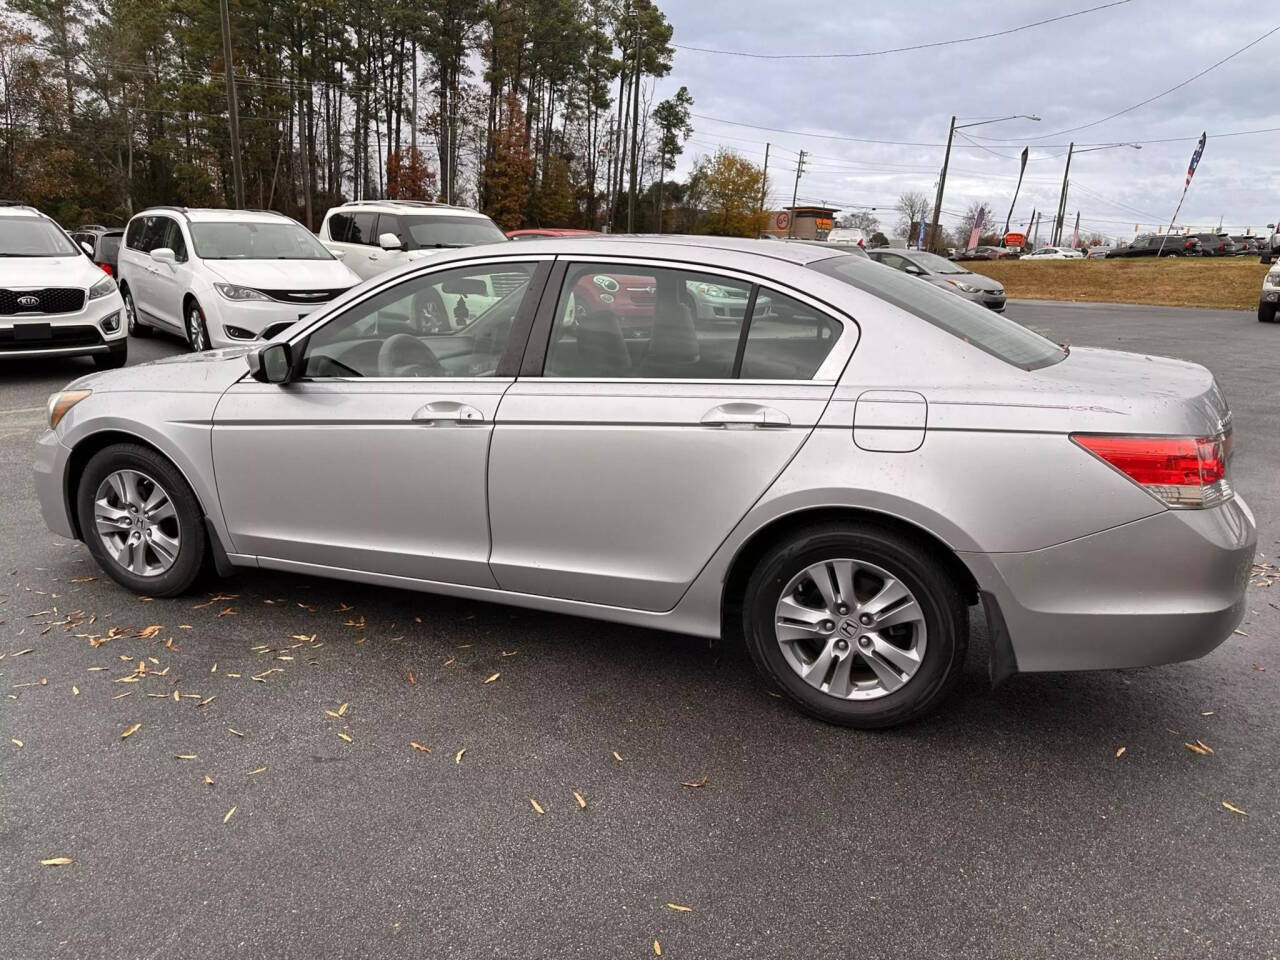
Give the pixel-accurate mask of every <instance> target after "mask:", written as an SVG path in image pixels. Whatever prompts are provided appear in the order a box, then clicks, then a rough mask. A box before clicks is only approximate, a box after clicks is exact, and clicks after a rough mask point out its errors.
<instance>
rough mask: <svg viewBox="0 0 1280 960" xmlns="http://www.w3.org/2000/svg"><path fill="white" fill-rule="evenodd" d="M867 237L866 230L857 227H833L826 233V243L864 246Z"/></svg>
mask: <svg viewBox="0 0 1280 960" xmlns="http://www.w3.org/2000/svg"><path fill="white" fill-rule="evenodd" d="M868 239H869V238H868V237H867V234H866V231H865V230H860V229H859V228H857V227H835V228H834V229H832V230H830V231H828V233H827V243H834V244H837V245H840V246H850V247H865V246H866V245H867V241H868Z"/></svg>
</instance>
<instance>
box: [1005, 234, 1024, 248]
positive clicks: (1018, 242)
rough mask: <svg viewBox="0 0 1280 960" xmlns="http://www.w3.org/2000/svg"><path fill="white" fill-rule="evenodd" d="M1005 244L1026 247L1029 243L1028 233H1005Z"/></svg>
mask: <svg viewBox="0 0 1280 960" xmlns="http://www.w3.org/2000/svg"><path fill="white" fill-rule="evenodd" d="M1004 245H1005V246H1006V247H1025V246H1026V245H1027V235H1026V234H1025V233H1006V234H1005V235H1004Z"/></svg>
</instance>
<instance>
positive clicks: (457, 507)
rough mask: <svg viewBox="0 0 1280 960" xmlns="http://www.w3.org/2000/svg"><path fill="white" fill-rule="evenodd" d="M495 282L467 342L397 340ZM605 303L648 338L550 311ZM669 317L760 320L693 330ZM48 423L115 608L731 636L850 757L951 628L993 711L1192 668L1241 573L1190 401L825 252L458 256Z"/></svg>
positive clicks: (1233, 512) (58, 482) (1227, 487)
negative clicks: (364, 598) (242, 609)
mask: <svg viewBox="0 0 1280 960" xmlns="http://www.w3.org/2000/svg"><path fill="white" fill-rule="evenodd" d="M939 259H941V258H939ZM942 262H943V263H944V264H945V263H946V261H942ZM512 273H518V274H520V275H521V276H522V277H523V278H524V282H523V283H521V284H519V285H518V286H516V287H513V288H512V289H511V290H510V292H509V293H508V294H507V295H506V296H505V297H503V298H502V299H501V300H498V301H497V302H495V303H493V304H492V305H491V306H490V307H489V308H488V309H487V310H485V311H483V312H480V313H477V314H475V315H474V316H473V318H472V319H471V321H470V323H469V324H468V325H467V326H465V327H463V328H462V329H460V330H454V331H450V332H448V333H442V334H428V333H425V332H423V331H422V329H421V328H420V327H418V326H416V325H414V324H413V323H410V325H408V326H405V325H404V324H403V323H402V322H401V318H402V317H404V316H406V315H409V316H412V315H413V313H414V311H413V310H412V309H411V305H412V304H413V303H415V302H417V301H418V300H420V299H421V298H422V297H424V296H427V297H435V296H439V295H441V294H442V293H443V292H444V291H445V290H446V289H454V290H459V289H466V288H470V287H485V288H489V287H492V286H493V285H494V284H493V282H492V279H491V278H492V276H493V275H494V274H500V275H509V274H512ZM617 273H622V274H626V275H632V276H643V277H647V278H649V279H650V281H651V282H652V284H653V286H654V287H655V290H654V307H655V309H654V315H653V322H652V324H651V327H650V331H649V336H648V337H647V338H644V339H641V340H637V341H634V342H632V341H627V340H625V339H624V338H623V337H622V336H621V335H620V333H619V330H618V316H617V314H616V313H614V312H612V311H610V310H608V309H601V310H599V311H598V312H596V313H595V314H594V315H592V316H590V317H588V318H586V319H585V320H584V319H582V318H578V317H577V316H575V315H574V312H573V311H571V310H569V309H568V306H569V304H568V299H569V294H570V292H571V291H574V290H576V289H577V287H578V283H579V282H580V280H581V279H582V277H584V276H596V275H613V274H617ZM690 284H693V285H698V284H708V285H714V286H717V287H721V288H723V289H733V290H737V291H740V292H744V293H745V294H746V297H745V299H747V300H749V301H751V302H752V303H753V304H754V305H757V306H758V305H759V304H760V303H762V302H767V303H768V304H769V305H770V307H769V310H768V312H767V313H766V314H764V315H763V316H757V315H756V314H755V307H754V306H753V308H752V310H751V311H749V313H748V315H747V316H745V317H743V318H742V319H741V321H737V322H734V323H731V324H730V323H726V324H718V325H715V326H713V327H708V328H705V329H696V328H695V327H694V325H693V323H692V320H691V318H690V316H689V314H688V313H687V312H686V311H685V310H684V309H682V308H681V304H680V293H681V291H682V290H685V289H687V288H688V287H689V285H690ZM855 318H856V319H855ZM175 360H177V361H178V362H175ZM51 410H52V415H51V416H50V429H49V430H48V431H46V432H45V433H44V434H43V435H42V436H41V437H40V439H39V440H38V442H37V446H36V454H35V484H36V492H37V495H38V498H39V501H40V505H41V512H42V514H43V516H44V519H45V522H46V523H47V524H48V525H49V527H50V528H51V529H52V530H53V531H54V532H55V533H57V534H59V535H62V536H65V537H75V538H79V539H82V540H83V541H84V542H85V543H86V545H87V546H88V551H89V553H90V555H91V556H92V557H93V558H94V560H96V562H97V563H98V564H99V565H100V567H101V568H102V570H103V571H105V573H106V574H107V575H109V576H110V577H111V578H113V579H114V580H115V581H116V582H118V583H119V584H121V585H122V586H124V587H125V588H126V589H128V590H131V591H134V592H135V593H138V594H142V595H144V596H147V597H169V596H174V595H177V594H180V593H182V592H183V591H185V590H188V589H189V588H190V587H191V586H192V585H193V584H194V583H195V582H196V580H197V578H198V576H199V575H200V573H201V570H202V568H203V567H206V566H209V565H211V566H213V567H214V568H215V569H218V570H221V571H224V572H230V571H232V570H234V569H235V568H237V567H240V568H245V570H246V575H247V573H248V572H250V571H253V570H256V569H268V570H284V571H296V572H300V573H305V574H306V575H308V576H312V577H315V576H330V577H335V578H338V579H346V580H351V581H357V582H361V583H366V584H370V583H371V584H381V585H384V586H391V587H400V588H409V589H417V590H423V591H430V592H439V593H446V594H449V595H451V596H454V597H463V598H468V599H470V600H478V601H497V602H503V603H510V604H514V605H518V606H524V607H531V608H534V609H538V610H543V611H552V612H561V613H567V614H572V615H575V616H587V617H596V618H599V619H602V620H608V621H614V622H620V623H626V624H632V625H640V626H652V627H658V628H660V629H664V630H672V631H680V632H685V633H690V634H694V635H697V636H701V637H717V636H721V635H727V636H729V637H734V638H742V639H744V640H745V644H746V647H747V649H748V650H749V651H750V655H751V657H752V659H753V660H754V662H755V664H756V666H757V667H758V669H759V670H760V672H761V674H762V675H763V676H764V678H765V679H766V681H767V683H768V684H769V685H770V687H772V688H776V689H777V690H778V691H779V693H780V694H781V695H783V696H786V697H787V698H789V699H790V700H791V701H792V702H793V703H795V704H796V705H798V706H799V708H800V709H802V710H805V711H807V712H809V713H811V714H813V715H815V716H817V717H820V718H822V719H824V720H826V721H829V722H833V723H840V724H847V725H850V726H858V727H885V726H890V725H893V724H898V723H902V722H905V721H908V720H911V719H913V718H915V717H919V716H921V715H923V714H926V713H928V712H929V711H931V710H933V709H935V708H936V707H937V706H938V705H939V704H940V703H941V702H942V700H943V698H944V697H945V696H946V695H947V693H948V692H949V691H950V690H952V689H953V688H954V687H955V686H956V684H957V683H958V682H959V681H960V679H961V677H962V676H963V675H965V674H966V670H965V666H966V665H965V659H966V652H967V648H968V641H969V625H970V613H969V608H970V607H972V606H976V605H977V604H978V603H982V604H983V606H984V608H985V611H986V616H985V618H984V621H985V623H986V624H988V625H989V627H988V628H987V629H988V632H989V634H990V642H989V644H984V645H983V646H984V648H987V649H989V650H990V661H991V672H992V675H993V676H994V677H996V678H997V679H1003V678H1005V677H1007V676H1009V675H1010V674H1012V673H1015V672H1018V671H1027V672H1033V671H1050V670H1083V669H1098V668H1128V667H1135V666H1144V665H1154V664H1162V663H1169V662H1171V661H1176V660H1184V659H1190V658H1195V657H1200V656H1203V655H1204V654H1206V653H1208V652H1209V651H1210V650H1212V649H1214V648H1215V647H1217V646H1218V644H1220V643H1222V642H1223V641H1224V640H1226V639H1227V638H1229V637H1230V636H1231V634H1232V631H1233V629H1234V628H1235V627H1236V625H1237V624H1238V623H1239V622H1240V619H1241V617H1242V616H1243V614H1244V612H1245V609H1246V602H1245V591H1246V589H1247V587H1248V581H1249V577H1248V572H1249V569H1250V564H1251V563H1252V561H1253V559H1254V552H1255V549H1256V546H1257V531H1256V527H1255V524H1254V520H1253V516H1252V514H1251V513H1250V512H1249V508H1248V507H1247V506H1246V504H1245V503H1244V502H1243V500H1242V499H1241V498H1239V497H1238V496H1237V495H1236V494H1235V493H1234V491H1233V489H1232V482H1231V476H1230V467H1229V463H1228V460H1227V451H1228V449H1229V447H1230V442H1231V439H1230V437H1231V414H1230V411H1229V409H1228V407H1227V403H1226V400H1225V399H1224V395H1223V393H1222V390H1221V389H1220V388H1219V386H1218V384H1217V382H1216V381H1215V380H1214V377H1213V374H1212V373H1210V372H1209V371H1208V370H1206V369H1205V368H1204V367H1201V366H1199V365H1197V364H1194V363H1186V362H1184V361H1181V360H1170V359H1166V358H1162V357H1149V356H1141V355H1138V354H1132V353H1119V352H1114V351H1110V350H1100V349H1091V348H1087V347H1079V346H1077V347H1073V348H1071V349H1070V350H1067V349H1065V348H1063V347H1061V346H1059V345H1058V344H1056V343H1053V342H1052V341H1050V340H1047V339H1045V338H1044V337H1041V336H1040V335H1038V334H1036V333H1034V332H1032V331H1031V330H1028V329H1026V328H1025V327H1023V326H1021V325H1019V324H1017V323H1014V322H1012V321H1009V320H1005V319H1004V318H1002V317H999V316H995V315H993V314H992V313H991V312H990V311H987V310H983V309H980V308H978V307H977V306H975V305H974V304H972V303H968V302H966V301H965V300H963V299H961V298H960V297H956V296H952V295H950V294H947V293H943V292H942V291H941V290H939V289H938V288H937V287H935V286H933V285H931V284H929V283H921V282H919V281H918V280H916V279H914V278H912V277H909V276H907V275H905V274H904V273H900V272H897V271H894V270H889V269H886V268H884V267H882V266H880V265H877V264H874V263H868V262H867V261H866V260H863V259H862V258H861V257H853V256H849V255H847V254H844V253H842V252H841V251H840V249H839V248H838V247H834V246H829V247H828V248H827V249H825V250H823V249H819V248H817V247H813V246H805V245H799V244H779V243H766V242H759V241H751V240H733V239H725V238H711V237H706V238H702V237H700V238H671V237H660V238H630V237H629V238H617V239H614V238H604V239H599V238H589V239H562V240H544V241H528V242H526V243H524V244H522V245H521V246H520V248H519V249H518V252H515V253H513V252H511V251H510V250H504V249H501V248H499V247H496V246H494V247H487V248H485V249H482V250H468V251H466V252H465V253H458V252H456V251H455V252H452V253H447V254H444V255H442V256H441V257H439V258H437V259H432V260H427V261H424V262H422V263H419V264H414V265H413V266H411V267H409V268H406V269H405V270H403V271H401V272H399V273H398V274H395V275H393V276H389V277H386V278H384V279H383V280H382V281H379V282H375V283H368V284H363V285H361V286H360V287H359V288H358V289H357V290H356V291H354V292H353V293H352V295H351V296H350V297H348V298H345V299H343V300H342V301H340V302H336V303H333V304H331V305H330V306H328V307H326V308H324V309H323V310H322V311H321V312H319V313H318V314H317V315H315V316H312V317H308V318H307V319H306V320H304V321H302V322H301V323H299V324H298V325H297V326H296V327H295V328H294V329H293V330H291V331H289V332H287V333H285V334H283V335H282V336H281V337H280V338H279V339H277V340H274V341H272V342H270V343H267V344H248V345H244V346H242V347H240V348H238V349H234V350H226V351H217V352H212V353H208V354H205V355H203V356H201V357H196V358H172V359H169V360H162V361H159V362H157V363H153V364H148V365H147V366H146V367H143V368H134V369H130V370H123V371H113V372H111V373H104V374H95V375H92V376H89V377H84V378H81V379H80V380H78V381H76V382H74V383H72V384H71V385H70V386H69V387H68V389H67V390H65V391H63V392H62V393H60V394H58V395H56V396H55V398H54V400H53V403H52V405H51ZM104 432H109V434H110V436H109V437H106V438H105V442H104ZM1046 504H1050V505H1053V507H1054V509H1046V508H1045V505H1046ZM1068 507H1069V509H1068ZM633 679H634V678H633ZM547 692H548V694H550V693H551V692H552V691H550V690H548V691H547Z"/></svg>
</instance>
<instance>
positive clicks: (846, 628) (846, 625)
mask: <svg viewBox="0 0 1280 960" xmlns="http://www.w3.org/2000/svg"><path fill="white" fill-rule="evenodd" d="M859 629H860V628H859V626H858V621H856V620H841V621H840V626H838V627H836V632H837V633H839V634H840V636H842V637H845V638H846V639H848V640H852V639H853V638H854V637H855V636H857V634H858V630H859Z"/></svg>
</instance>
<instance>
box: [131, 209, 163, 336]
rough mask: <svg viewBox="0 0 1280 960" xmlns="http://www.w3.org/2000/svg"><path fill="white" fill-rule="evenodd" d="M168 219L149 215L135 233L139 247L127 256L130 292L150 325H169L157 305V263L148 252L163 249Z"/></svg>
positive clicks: (158, 290)
mask: <svg viewBox="0 0 1280 960" xmlns="http://www.w3.org/2000/svg"><path fill="white" fill-rule="evenodd" d="M167 220H168V218H167V217H160V216H148V217H146V218H145V219H144V220H143V223H142V229H141V230H140V231H139V234H138V245H137V247H135V248H131V250H130V257H129V277H128V279H129V290H130V291H131V292H132V294H133V303H134V306H135V308H136V309H137V310H138V312H139V313H140V314H141V315H142V316H143V317H144V318H145V319H146V320H147V321H148V322H149V323H151V324H157V323H159V324H162V325H168V324H167V321H166V320H165V318H164V317H163V315H162V313H161V311H160V308H159V306H158V302H159V299H160V288H159V284H158V283H157V282H156V269H155V268H156V266H157V264H156V262H155V261H154V260H152V259H151V251H152V250H155V249H156V248H157V247H161V246H163V245H164V244H163V240H164V233H165V224H166V222H167Z"/></svg>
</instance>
